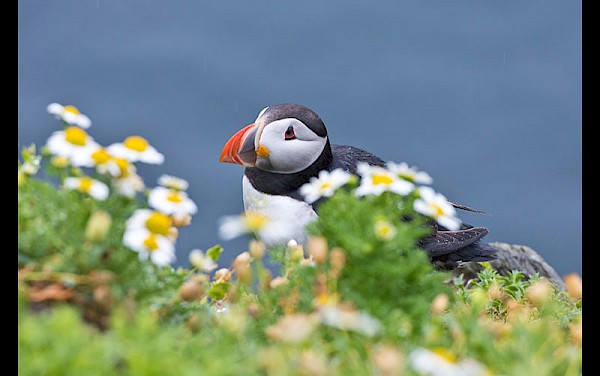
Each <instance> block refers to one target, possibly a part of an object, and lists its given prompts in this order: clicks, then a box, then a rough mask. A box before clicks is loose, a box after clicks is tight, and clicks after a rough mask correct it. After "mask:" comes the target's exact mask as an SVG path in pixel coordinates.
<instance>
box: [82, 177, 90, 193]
mask: <svg viewBox="0 0 600 376" xmlns="http://www.w3.org/2000/svg"><path fill="white" fill-rule="evenodd" d="M92 183H93V180H92V179H91V178H88V177H87V176H84V177H83V178H81V179H79V190H80V191H82V192H85V193H89V192H90V189H91V188H92Z"/></svg>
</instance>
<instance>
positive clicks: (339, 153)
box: [328, 145, 385, 174]
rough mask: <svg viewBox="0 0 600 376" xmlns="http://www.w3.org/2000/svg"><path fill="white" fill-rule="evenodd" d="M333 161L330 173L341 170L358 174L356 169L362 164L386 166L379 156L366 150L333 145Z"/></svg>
mask: <svg viewBox="0 0 600 376" xmlns="http://www.w3.org/2000/svg"><path fill="white" fill-rule="evenodd" d="M331 151H332V154H333V159H332V161H331V164H330V165H329V168H328V169H329V171H333V170H335V169H336V168H341V169H343V170H344V171H347V172H349V173H351V174H356V173H357V171H356V167H357V166H358V164H359V163H360V162H364V163H368V164H370V165H371V166H384V165H385V162H384V161H383V160H382V159H381V158H379V157H378V156H376V155H374V154H372V153H369V152H368V151H366V150H363V149H359V148H356V147H354V146H348V145H331Z"/></svg>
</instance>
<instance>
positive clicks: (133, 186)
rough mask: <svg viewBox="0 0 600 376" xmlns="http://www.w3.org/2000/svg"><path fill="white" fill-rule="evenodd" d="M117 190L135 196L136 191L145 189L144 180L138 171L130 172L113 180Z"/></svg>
mask: <svg viewBox="0 0 600 376" xmlns="http://www.w3.org/2000/svg"><path fill="white" fill-rule="evenodd" d="M112 185H113V188H114V189H115V191H116V192H117V193H118V194H120V195H121V196H125V197H128V198H134V197H135V195H136V193H138V192H141V191H143V190H144V188H145V185H144V180H143V179H142V177H141V176H139V175H138V174H136V173H134V172H133V173H129V174H127V175H125V176H123V177H119V178H116V179H113V180H112Z"/></svg>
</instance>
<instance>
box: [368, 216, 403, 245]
mask: <svg viewBox="0 0 600 376" xmlns="http://www.w3.org/2000/svg"><path fill="white" fill-rule="evenodd" d="M373 231H374V232H375V237H376V238H377V239H379V240H391V239H393V238H394V236H396V233H397V232H398V231H397V230H396V227H394V225H393V224H392V223H390V222H389V221H388V220H386V219H385V218H382V219H378V220H376V221H375V224H374V225H373Z"/></svg>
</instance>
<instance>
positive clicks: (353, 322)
mask: <svg viewBox="0 0 600 376" xmlns="http://www.w3.org/2000/svg"><path fill="white" fill-rule="evenodd" d="M319 317H320V319H321V322H322V323H323V324H325V325H328V326H331V327H334V328H338V329H342V330H351V331H354V332H358V333H361V334H364V335H366V336H369V337H372V336H374V335H376V334H377V333H378V332H379V330H380V329H381V323H380V322H379V320H377V319H376V318H374V317H373V316H371V315H369V314H368V313H365V312H360V311H356V310H354V309H342V308H340V307H338V306H330V305H326V306H323V307H321V308H320V309H319Z"/></svg>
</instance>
